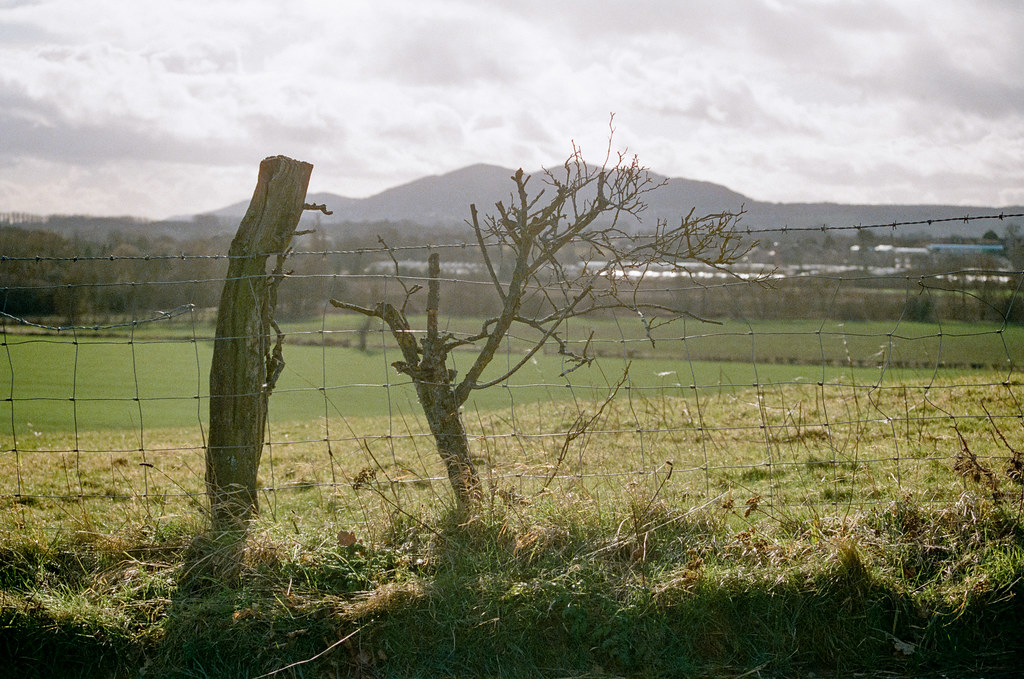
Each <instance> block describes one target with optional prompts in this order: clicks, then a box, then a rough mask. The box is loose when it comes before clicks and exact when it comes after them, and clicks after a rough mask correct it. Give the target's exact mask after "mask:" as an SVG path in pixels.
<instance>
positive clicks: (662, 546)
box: [0, 316, 1024, 678]
mask: <svg viewBox="0 0 1024 679" xmlns="http://www.w3.org/2000/svg"><path fill="white" fill-rule="evenodd" d="M329 320H330V322H331V323H337V325H335V326H333V327H329V328H328V327H325V326H324V322H321V323H320V324H319V325H313V324H307V325H303V324H293V325H291V326H289V327H288V328H286V330H287V331H288V332H289V333H290V342H291V343H290V344H288V345H287V346H286V348H285V360H286V363H287V368H286V371H285V373H284V374H283V375H282V378H281V381H280V383H279V384H278V388H277V390H276V391H275V393H274V395H273V397H272V399H271V412H272V421H271V426H270V432H269V434H268V438H269V439H270V442H271V445H269V446H267V447H266V450H265V452H264V458H263V464H262V467H261V474H260V484H261V486H262V487H263V488H264V490H263V491H262V494H261V506H262V513H261V516H260V519H259V520H258V521H257V523H256V524H255V525H254V526H253V529H252V532H251V535H250V537H249V539H248V542H247V545H246V547H247V549H246V553H245V558H244V560H243V561H242V563H241V565H240V569H241V570H240V572H239V577H238V579H237V581H234V582H230V583H223V582H215V581H211V580H208V579H205V577H204V576H203V573H204V570H203V566H202V564H203V563H205V561H206V560H209V559H214V558H216V557H217V554H219V552H217V551H216V549H214V548H211V547H210V545H209V543H208V542H205V540H208V538H207V537H206V536H205V534H204V532H203V526H204V512H205V507H204V502H205V500H204V496H203V473H204V472H203V470H204V467H203V465H204V448H203V442H204V440H203V436H204V432H203V427H204V425H203V424H202V422H204V420H205V417H206V414H205V412H204V411H205V408H206V406H207V401H206V398H205V396H206V392H205V389H206V375H207V370H208V365H209V360H210V350H211V344H210V341H209V339H208V334H205V335H204V333H203V332H197V331H196V329H195V328H187V327H176V328H172V330H173V332H169V331H166V332H157V329H156V328H155V327H153V328H146V329H145V330H144V331H140V332H137V333H135V334H134V335H131V336H125V335H122V336H111V337H83V336H81V333H80V336H79V337H78V339H77V342H78V343H77V344H76V343H75V341H74V338H68V337H64V336H60V337H54V336H30V335H16V334H13V333H11V334H8V335H7V336H6V346H5V347H4V351H5V352H6V356H7V357H8V367H7V369H6V371H5V370H4V369H0V393H2V394H9V395H10V398H9V400H8V401H6V402H5V403H3V404H2V405H0V432H2V433H0V439H2V441H3V444H2V450H0V630H2V632H3V633H2V634H0V656H3V657H5V658H9V659H10V661H9V664H8V665H7V667H8V668H11V670H12V671H15V672H17V674H18V676H82V677H86V676H88V677H93V676H95V677H107V676H170V677H210V676H230V677H250V678H255V677H259V676H261V675H265V674H266V673H271V672H276V674H274V675H273V676H280V677H321V676H401V677H406V676H408V677H412V676H509V677H613V676H641V677H647V676H650V677H654V676H716V677H718V676H733V677H741V676H785V677H792V676H799V677H809V676H811V675H812V673H813V674H814V675H816V676H851V675H855V674H856V673H872V672H873V673H883V674H884V675H886V676H900V675H911V676H921V675H929V674H945V675H950V674H952V675H955V676H994V675H995V673H996V672H1007V673H1011V672H1012V671H1013V670H1014V669H1015V666H1016V663H1017V662H1018V659H1019V657H1021V654H1022V653H1024V642H1022V641H1021V636H1020V635H1019V633H1018V630H1019V629H1020V625H1021V624H1024V522H1022V514H1024V486H1022V485H1021V478H1022V476H1021V471H1022V470H1024V453H1022V452H1021V451H1024V410H1022V407H1024V385H1022V382H1021V379H1020V375H1019V373H1017V372H1016V367H1015V366H1018V365H1020V363H1021V360H1022V358H1024V357H1022V355H1021V354H1022V352H1024V338H1022V336H1021V334H1020V329H1018V328H1006V329H1003V328H1000V327H998V326H963V327H959V326H947V325H944V326H942V327H941V328H939V327H937V326H918V325H913V326H911V325H905V324H900V325H899V326H898V327H888V326H884V325H879V324H852V323H847V324H845V325H843V326H839V325H838V324H835V325H834V326H829V325H824V326H823V325H822V324H820V323H819V324H817V325H814V326H811V325H807V326H805V325H801V324H758V325H752V326H747V325H745V324H734V323H730V324H725V325H721V326H708V327H703V326H702V327H703V330H704V331H706V332H703V334H704V335H705V336H704V337H697V336H695V335H694V334H693V333H692V332H691V330H692V328H691V326H690V325H689V323H688V324H687V333H686V337H687V339H686V340H685V341H683V340H681V339H678V338H676V339H673V338H672V336H671V335H666V336H662V337H660V338H659V339H658V341H657V343H656V345H655V346H653V347H652V346H651V344H650V342H648V341H645V340H646V338H644V337H643V335H642V334H641V333H638V332H636V330H635V328H633V329H632V330H631V331H630V332H631V333H632V334H630V335H626V334H623V333H624V332H625V331H623V333H620V334H619V335H618V336H616V335H614V334H612V329H613V328H615V327H616V325H615V323H614V322H611V321H608V322H602V324H601V325H600V327H599V328H598V329H599V330H601V332H602V333H603V334H602V335H601V336H602V337H617V339H616V340H612V341H609V342H608V343H607V344H606V345H598V346H599V347H600V346H603V347H604V348H602V349H601V350H600V354H601V355H602V356H601V358H600V359H599V361H597V362H596V364H595V365H594V366H592V367H591V368H589V369H585V370H580V371H577V372H575V373H573V374H572V375H571V379H572V384H573V387H572V388H569V387H566V386H560V384H561V383H560V380H559V379H557V377H556V376H557V374H558V372H559V370H560V367H559V362H558V358H557V356H551V355H545V356H539V357H538V362H537V363H536V364H531V365H530V366H528V367H527V368H526V369H525V371H524V372H523V373H521V374H520V375H519V376H518V377H517V380H516V382H514V383H513V384H511V385H509V386H508V387H507V388H506V387H497V388H494V389H491V390H488V391H487V392H482V393H480V394H479V395H478V396H477V397H476V398H475V400H474V401H472V402H471V403H470V404H469V405H468V407H467V410H466V414H465V420H466V423H467V427H468V428H469V430H470V435H471V438H472V440H471V445H472V448H473V454H474V456H475V458H476V460H477V462H478V464H479V466H480V468H481V470H482V472H483V475H484V484H485V491H486V492H485V499H484V502H483V503H482V505H481V506H480V507H479V508H478V511H477V512H475V513H474V514H473V516H472V517H471V519H470V520H469V521H468V522H467V521H456V520H455V517H454V515H453V514H452V513H451V512H450V507H451V500H450V491H449V489H448V487H447V481H446V480H445V479H444V472H443V468H442V466H441V463H440V461H439V460H438V459H437V454H436V452H435V451H434V449H433V445H432V442H431V440H430V438H429V436H428V434H427V429H426V425H425V423H424V421H423V419H422V417H420V415H419V411H418V406H417V405H416V404H415V403H414V401H413V393H412V390H411V388H410V387H409V386H408V385H405V386H402V385H396V382H400V381H401V380H397V379H396V373H395V372H394V371H393V370H392V369H390V368H388V367H387V362H388V361H390V360H394V358H396V357H397V353H393V352H394V350H393V349H392V348H387V346H386V345H385V346H384V347H377V348H373V346H372V343H371V348H370V350H369V351H367V352H361V351H358V350H357V349H355V348H352V346H345V344H349V345H351V344H354V341H353V340H354V338H355V335H354V334H353V332H354V331H355V329H356V328H357V327H358V326H357V325H355V324H354V323H353V321H352V320H351V319H348V318H347V317H340V316H339V317H333V316H332V317H329ZM622 327H623V328H625V327H626V326H625V325H623V326H622ZM464 329H468V328H457V329H456V330H459V331H463V330H464ZM165 330H166V329H165ZM582 330H583V329H581V331H582ZM668 331H669V329H668V328H662V329H661V332H663V333H668ZM940 331H941V334H940ZM206 332H208V329H206ZM751 333H752V334H751ZM682 336H683V335H682V334H680V335H679V337H682ZM168 337H173V338H174V339H175V340H176V341H174V342H166V341H164V340H165V339H166V338H168ZM325 338H326V340H327V341H326V342H325V341H324V339H325ZM376 339H377V341H378V342H380V336H379V335H377V336H376ZM129 340H130V341H129ZM193 340H195V341H193ZM517 346H519V345H513V347H512V348H513V350H515V349H516V348H517ZM385 348H387V351H386V356H385ZM606 349H607V350H606ZM624 355H625V356H626V358H627V359H628V360H630V361H632V363H631V368H630V380H631V382H630V387H631V388H630V389H628V390H623V391H621V392H620V393H619V395H618V398H617V399H616V400H615V401H614V402H613V403H611V404H610V405H609V406H607V407H606V408H605V409H604V410H603V411H601V414H600V416H599V417H596V419H594V420H593V421H592V422H591V424H590V426H589V428H588V430H587V431H586V433H581V434H580V435H579V436H576V437H572V436H569V435H567V432H572V431H573V424H574V422H576V421H577V418H579V417H581V416H582V417H584V418H589V417H592V416H595V415H596V414H597V413H598V411H599V410H600V404H601V399H602V398H603V397H604V396H605V395H606V394H607V392H608V389H609V385H612V384H614V383H615V382H617V381H618V379H619V377H620V376H621V373H622V369H623V366H624V364H625V360H626V359H624ZM459 358H461V356H457V357H456V359H459ZM503 358H504V357H503ZM505 360H508V359H505ZM972 365H973V366H975V367H973V368H972V367H970V366H972ZM12 376H13V379H12ZM72 376H74V377H72ZM389 383H390V384H391V385H392V387H393V388H391V389H387V388H385V387H384V386H383V385H386V384H389ZM136 399H137V400H136ZM1006 676H1012V674H1007V675H1006Z"/></svg>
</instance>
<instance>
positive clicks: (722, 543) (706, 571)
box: [0, 492, 1024, 677]
mask: <svg viewBox="0 0 1024 679" xmlns="http://www.w3.org/2000/svg"><path fill="white" fill-rule="evenodd" d="M742 514H743V512H738V511H737V510H736V509H734V508H729V507H728V506H727V505H726V506H723V505H722V504H719V503H712V504H706V505H703V506H700V507H691V508H686V509H683V508H677V507H671V506H668V505H667V504H666V503H663V502H659V501H657V500H656V499H653V498H652V497H650V496H649V495H645V494H643V493H640V492H637V493H636V494H635V496H634V497H633V498H632V500H631V501H630V502H629V503H627V504H626V505H625V506H622V507H615V508H606V507H600V506H596V505H595V504H594V502H593V501H592V500H590V499H586V498H581V497H577V498H559V499H557V500H554V499H550V498H548V499H543V500H539V501H534V502H531V503H530V504H529V505H516V506H513V505H510V504H508V503H504V502H500V501H498V502H494V503H493V504H491V505H489V506H488V507H487V508H486V509H485V510H484V511H483V512H482V513H481V515H480V516H478V517H476V518H475V519H474V520H473V521H471V522H470V523H468V524H462V525H456V524H454V523H453V522H452V521H451V520H450V517H447V516H446V515H445V514H444V513H437V514H431V513H429V512H427V513H417V514H415V515H412V516H409V515H405V514H400V513H397V512H395V513H393V514H391V515H389V516H388V517H387V518H386V519H384V520H382V522H381V524H379V525H378V526H376V527H375V528H374V532H375V533H376V539H375V540H373V541H372V542H369V541H359V542H355V543H354V544H350V543H351V540H352V537H353V536H352V535H351V534H349V533H348V532H347V531H346V530H345V527H341V528H339V527H338V526H337V525H333V526H331V525H325V526H322V527H321V530H320V531H318V532H316V533H306V534H303V535H301V536H294V535H291V536H287V535H280V534H275V531H274V530H273V529H272V528H270V527H268V526H260V527H258V528H257V530H256V531H255V534H254V535H253V537H252V538H251V539H250V542H249V549H248V554H247V557H246V560H245V564H244V566H243V569H242V572H241V573H240V577H239V582H238V584H237V585H236V586H233V587H224V586H220V585H215V584H213V583H210V582H205V581H203V580H202V578H201V577H199V576H196V575H194V574H193V571H192V570H191V569H193V568H196V564H197V563H198V562H197V559H196V556H195V555H196V554H197V553H198V554H200V555H201V556H200V559H199V561H201V560H202V559H205V558H216V552H215V551H210V550H209V549H207V550H206V551H204V549H203V548H202V547H199V548H197V547H196V544H197V540H196V539H195V538H194V537H193V535H194V530H195V527H194V526H189V525H186V524H176V525H173V526H170V527H165V528H163V529H162V530H160V531H158V532H157V533H155V534H154V533H152V532H147V531H146V530H144V529H143V528H142V527H134V529H133V530H130V531H125V532H123V533H122V534H120V535H118V536H116V537H112V536H99V535H96V534H91V533H88V532H85V531H82V532H78V533H75V534H69V535H66V536H64V537H63V538H62V539H61V540H58V541H53V542H49V543H45V544H44V543H41V542H38V541H33V540H30V539H21V540H18V539H14V538H13V537H12V536H10V535H7V536H5V538H4V544H3V548H2V550H3V554H2V556H3V564H4V565H3V567H2V571H0V578H2V585H3V599H2V608H0V629H2V633H0V655H2V656H3V657H4V658H5V659H6V661H5V666H4V672H8V673H11V672H13V673H12V674H8V675H7V676H19V677H33V676H60V677H110V676H160V677H165V676H167V677H207V676H209V677H259V676H282V677H326V676H409V677H413V676H502V677H538V676H541V677H584V676H587V677H606V676H650V677H656V676H737V677H739V676H749V675H750V673H754V675H755V676H756V675H760V676H812V673H813V674H814V675H819V676H820V675H824V676H851V675H852V674H853V673H858V672H879V671H884V672H887V673H908V674H918V673H921V672H926V671H930V672H935V671H955V672H957V676H970V673H971V672H984V673H985V674H983V675H982V676H994V673H995V672H998V671H1000V670H1010V669H1011V668H1013V666H1014V663H1015V662H1017V659H1019V657H1020V653H1021V652H1022V651H1024V641H1022V639H1021V636H1020V634H1019V630H1020V625H1021V622H1022V621H1024V604H1022V601H1024V584H1022V583H1024V543H1022V532H1021V524H1020V518H1019V515H1018V514H1017V510H1016V507H1013V508H1012V510H1011V508H1009V507H1008V506H1007V505H1005V504H993V502H992V501H991V500H990V499H984V498H981V497H979V496H978V495H975V494H973V493H965V494H964V495H963V496H962V497H961V498H960V499H959V500H958V501H956V502H955V503H952V504H948V505H943V506H938V507H937V506H924V505H922V504H920V503H919V502H917V501H916V500H915V499H914V498H912V497H907V498H904V499H902V500H899V501H894V502H892V503H889V504H886V505H882V506H879V507H876V508H873V509H872V510H870V511H867V512H863V513H857V514H856V515H848V516H845V517H827V518H826V517H822V518H821V519H819V520H816V521H806V522H799V523H795V524H792V525H788V524H787V525H774V526H772V527H765V525H764V524H762V523H759V522H757V521H756V520H749V517H747V518H746V519H743V517H742ZM737 522H738V523H739V524H740V525H737ZM743 525H746V526H747V527H746V528H743V529H742V530H741V528H742V526H743Z"/></svg>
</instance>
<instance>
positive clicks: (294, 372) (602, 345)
mask: <svg viewBox="0 0 1024 679" xmlns="http://www.w3.org/2000/svg"><path fill="white" fill-rule="evenodd" d="M328 323H329V324H328ZM456 323H457V324H458V326H459V327H452V328H450V330H451V331H453V332H466V331H469V330H471V329H473V328H474V326H473V324H472V321H458V322H456V321H452V324H453V325H454V324H456ZM694 326H697V327H696V328H695V327H694ZM356 327H358V326H357V325H356V324H355V322H354V320H353V319H352V318H351V317H349V316H341V315H331V316H328V317H326V318H325V319H324V321H322V322H321V323H319V324H318V325H313V324H311V323H306V324H300V323H296V324H292V325H290V326H286V327H285V331H286V332H287V333H288V334H289V344H288V345H287V346H286V351H285V361H286V364H287V365H286V368H285V372H284V373H283V375H282V378H281V381H280V382H279V384H278V387H277V389H276V391H275V393H274V395H273V396H272V399H271V407H270V410H271V418H272V419H273V420H274V421H277V422H290V421H295V420H304V419H310V418H313V417H324V416H327V417H334V416H344V417H350V416H363V415H378V414H384V413H388V412H392V413H393V412H395V411H396V409H398V410H403V411H409V410H412V411H415V410H416V406H415V403H414V400H415V394H414V392H413V390H412V388H411V386H409V385H408V384H407V382H408V380H407V379H406V378H404V377H403V376H401V375H398V374H397V373H396V372H395V371H394V370H393V369H391V368H390V367H389V363H390V362H391V361H393V360H396V359H397V358H398V357H399V354H398V351H397V349H396V348H395V347H394V346H393V345H390V343H388V342H386V341H384V342H382V338H383V337H384V336H383V335H381V334H380V333H374V335H373V336H372V337H371V341H370V343H369V350H368V351H365V352H364V351H358V350H356V349H354V348H352V347H351V346H345V345H352V344H354V343H355V336H354V333H355V328H356ZM158 330H162V331H164V332H163V333H158V332H157V331H158ZM571 330H572V331H573V336H575V337H587V336H588V335H589V332H590V331H591V330H594V332H595V337H597V338H598V339H597V340H596V341H595V342H594V343H593V345H592V346H593V347H594V348H595V349H596V350H597V351H598V352H599V360H598V361H597V362H596V364H595V365H593V366H591V367H590V368H585V369H581V370H577V371H576V372H573V373H572V374H571V375H569V376H567V377H559V375H560V373H561V372H562V371H563V370H564V369H565V365H564V364H563V363H562V362H561V361H560V359H559V357H557V356H553V355H550V353H549V354H547V355H538V356H537V357H536V360H535V361H533V362H531V363H530V364H529V365H527V366H526V367H524V368H523V370H522V371H521V372H520V373H518V374H517V375H516V376H515V377H514V378H513V379H511V380H510V381H509V383H508V385H507V387H506V386H502V387H498V388H494V389H490V390H486V391H480V392H476V393H475V394H474V396H473V399H472V400H471V402H470V404H469V406H470V407H472V408H476V409H480V410H494V409H497V408H508V407H509V406H510V405H511V404H513V403H518V404H527V403H532V402H537V401H548V400H555V401H562V400H566V399H571V398H583V399H584V400H587V399H591V398H597V397H600V396H601V395H602V394H603V393H606V392H607V391H608V388H609V386H610V385H614V384H615V383H616V382H618V380H619V378H620V377H621V376H622V372H623V369H624V368H625V365H626V363H627V362H629V363H630V365H631V367H630V375H629V376H630V381H629V384H630V386H631V387H632V388H634V389H638V390H643V389H651V390H659V391H664V393H666V394H672V393H673V390H678V389H679V388H683V389H687V388H689V387H691V385H694V386H697V387H701V388H705V387H706V388H714V389H719V388H728V387H730V386H739V387H747V386H752V385H755V384H773V383H789V382H797V383H799V382H804V383H817V382H834V381H846V382H849V383H857V384H894V383H902V382H913V383H921V382H927V381H928V380H931V379H934V378H935V377H936V376H937V375H939V374H941V375H943V376H950V375H956V374H965V373H967V372H969V371H970V370H971V369H972V368H973V369H980V368H987V369H996V370H1000V371H1005V373H1006V374H1010V373H1011V372H1012V370H1013V369H1014V367H1015V366H1019V365H1021V364H1022V363H1024V329H1022V328H1016V327H1009V328H1003V327H1000V326H996V325H990V326H986V325H973V326H969V325H944V326H938V325H923V324H901V325H898V326H887V325H883V324H879V323H845V324H835V325H828V324H821V323H818V324H809V323H798V322H795V323H775V322H770V323H769V322H765V323H759V324H756V325H748V324H741V323H737V322H729V323H725V324H722V325H714V324H707V323H700V324H698V323H697V322H695V321H690V322H689V323H687V324H684V323H682V322H677V323H674V324H669V325H665V326H662V327H660V328H658V329H656V330H655V332H654V336H655V338H656V340H657V341H656V343H654V344H653V345H652V343H651V342H650V341H648V340H647V339H646V338H645V337H644V335H643V328H642V326H640V324H638V323H635V322H618V323H617V322H615V321H611V320H605V321H600V322H595V323H593V324H591V325H586V326H581V327H573V328H571ZM627 331H628V332H627ZM211 332H212V331H211V330H210V328H209V327H208V326H206V325H204V326H202V327H199V328H197V327H193V326H190V325H172V324H165V325H162V326H156V325H154V326H148V327H146V328H145V332H141V331H140V332H137V333H134V334H133V335H124V334H122V335H120V336H118V335H111V336H104V337H97V336H95V335H90V334H89V333H86V332H80V333H79V334H78V336H73V335H68V334H61V335H18V334H8V335H7V336H6V339H5V342H4V347H3V350H4V354H5V355H3V356H0V363H6V366H2V365H0V394H2V395H3V396H4V397H5V400H4V401H3V402H0V441H3V442H7V441H8V440H9V439H10V438H11V437H17V438H18V439H21V440H28V439H29V438H30V437H32V436H33V435H34V434H35V433H36V432H40V433H47V432H59V431H72V432H73V431H76V430H77V431H80V432H82V431H93V430H104V429H119V430H136V431H145V430H146V429H149V428H162V427H186V426H193V427H196V428H197V429H198V428H199V427H200V426H201V423H202V422H205V420H206V419H207V417H208V407H209V406H208V402H207V396H208V375H209V363H210V357H211V354H212V342H211V341H210V340H209V337H210V334H211ZM682 337H686V339H685V340H683V339H681V338H682ZM522 346H523V343H522V342H521V341H513V342H511V343H510V346H509V349H508V351H507V352H506V353H505V354H503V355H500V356H499V357H497V358H496V360H495V365H494V366H493V367H492V369H491V371H490V374H492V375H497V374H500V373H499V372H498V371H500V370H501V369H502V367H503V366H506V367H507V366H508V365H509V364H510V362H512V361H514V357H515V356H516V355H517V354H516V352H517V351H520V350H521V347H522ZM464 356H465V358H463V357H464ZM469 356H470V355H469V354H463V353H458V352H457V353H456V354H455V355H454V361H453V362H454V367H455V368H456V369H459V368H460V360H459V359H460V358H463V360H464V361H468V360H469ZM4 359H6V360H4ZM3 447H4V448H8V447H11V445H10V444H9V443H8V444H7V445H3Z"/></svg>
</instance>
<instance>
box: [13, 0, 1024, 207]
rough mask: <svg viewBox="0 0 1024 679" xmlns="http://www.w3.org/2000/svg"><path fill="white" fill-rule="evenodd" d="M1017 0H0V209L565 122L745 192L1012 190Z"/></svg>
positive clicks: (558, 137)
mask: <svg viewBox="0 0 1024 679" xmlns="http://www.w3.org/2000/svg"><path fill="white" fill-rule="evenodd" d="M1022 37H1024V3H1021V2H1019V1H1018V0H961V1H954V0H889V1H886V0H835V1H828V0H735V1H731V0H636V1H634V2H624V1H621V0H614V1H613V0H566V1H562V0H515V1H513V0H497V1H491V0H489V1H480V0H467V1H462V0H407V1H390V0H375V1H372V2H371V1H369V0H366V1H363V0H331V1H328V0H321V1H316V0H289V1H288V2H280V1H278V0H247V1H246V2H240V1H237V0H161V1H160V2H156V1H155V0H153V1H151V0H137V1H134V2H128V1H126V0H0V211H26V212H35V213H39V214H50V213H63V214H68V213H90V214H108V215H110V214H134V215H139V216H145V217H150V218H162V217H166V216H169V215H180V214H192V213H196V212H202V211H204V210H211V209H216V208H218V207H222V206H224V205H226V204H229V203H232V202H235V201H238V200H244V199H247V198H248V197H249V196H250V195H251V193H252V187H253V185H254V183H255V178H256V169H257V166H258V163H259V161H260V160H261V159H262V158H264V157H265V156H268V155H276V154H285V155H290V156H293V157H296V158H299V159H302V160H306V161H309V162H312V163H313V164H314V166H315V168H314V171H313V179H312V182H311V185H310V189H311V190H312V191H333V192H336V193H340V194H343V195H349V196H353V197H358V196H367V195H371V194H373V193H376V192H378V191H381V190H383V189H386V188H389V187H391V186H395V185H397V184H401V183H403V182H406V181H410V180H412V179H415V178H418V177H421V176H424V175H429V174H440V173H444V172H448V171H451V170H455V169H458V168H460V167H463V166H465V165H469V164H471V163H477V162H487V163H494V164H499V165H503V166H507V167H520V166H522V167H524V168H526V169H528V170H529V169H535V168H538V167H540V166H542V165H550V164H555V163H558V162H559V161H560V160H562V159H563V158H564V157H565V155H567V153H568V151H569V149H570V144H571V141H572V140H575V141H577V142H578V143H579V144H581V145H582V146H583V148H584V150H585V151H590V153H588V154H587V155H588V156H591V157H600V156H601V155H602V154H603V150H604V148H605V146H606V142H607V133H608V117H609V113H611V112H614V113H615V125H616V135H615V142H616V145H617V146H619V147H626V148H628V150H629V151H630V152H635V153H637V154H639V156H640V158H641V160H642V161H643V162H645V163H646V164H647V165H648V166H650V167H651V168H652V169H654V170H655V171H657V172H659V173H662V174H665V175H669V176H673V177H687V178H691V179H701V180H707V181H713V182H717V183H721V184H725V185H727V186H729V187H730V188H732V189H734V190H737V191H740V192H742V193H745V194H746V195H748V196H750V197H752V198H755V199H760V200H774V201H835V202H868V203H886V202H896V203H922V202H928V203H951V204H969V205H990V206H1004V205H1012V204H1024V38H1022Z"/></svg>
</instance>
